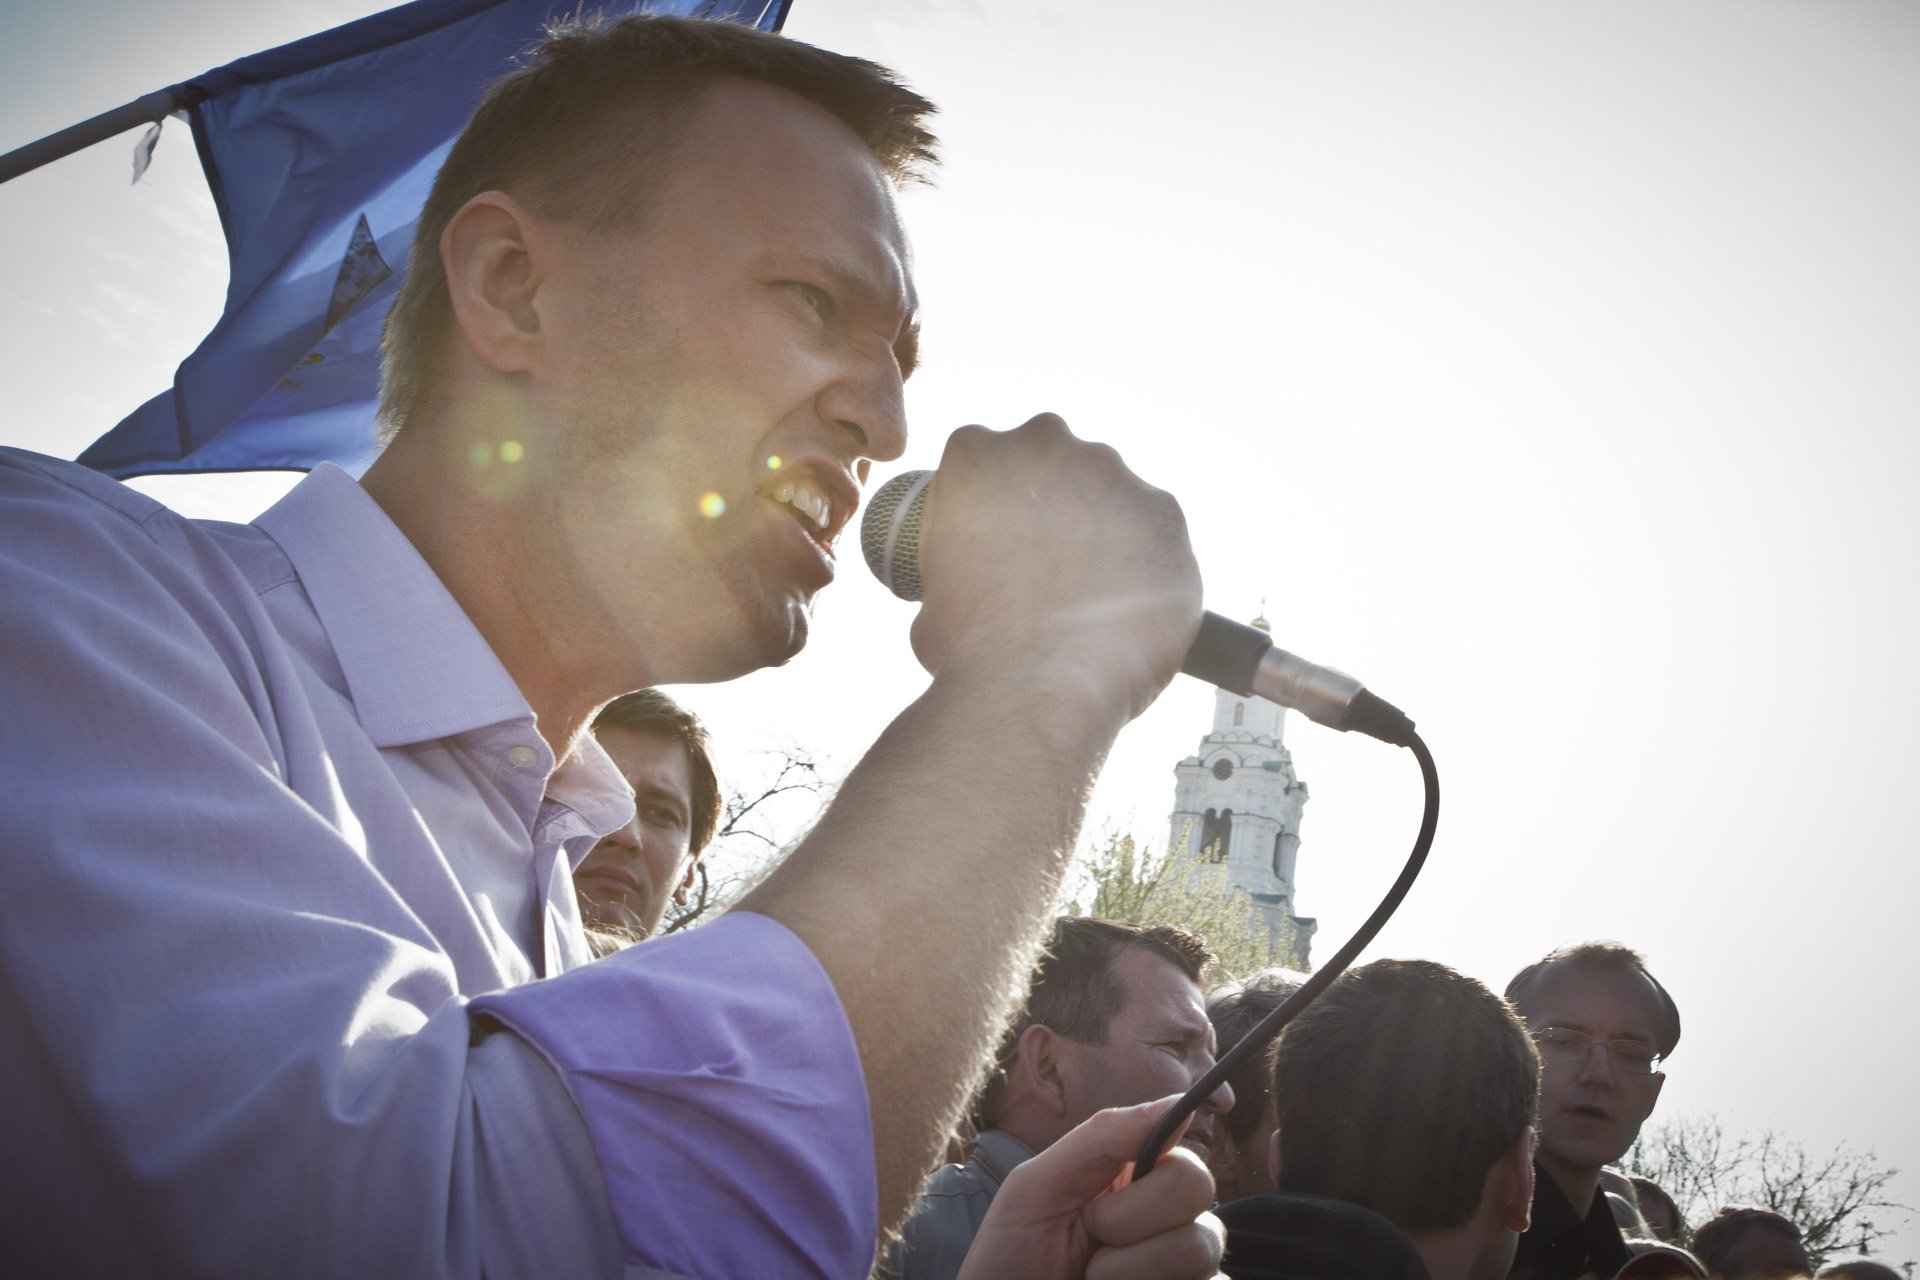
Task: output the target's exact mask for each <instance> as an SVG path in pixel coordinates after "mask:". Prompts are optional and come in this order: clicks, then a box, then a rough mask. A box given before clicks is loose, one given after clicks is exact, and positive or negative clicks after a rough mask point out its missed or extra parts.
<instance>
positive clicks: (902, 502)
mask: <svg viewBox="0 0 1920 1280" xmlns="http://www.w3.org/2000/svg"><path fill="white" fill-rule="evenodd" d="M933 478H934V473H933V472H931V471H903V472H901V473H900V474H899V475H897V476H895V477H893V479H891V480H889V481H887V482H886V483H885V484H883V485H881V486H880V487H879V488H878V489H877V490H875V491H874V495H873V498H872V499H871V500H870V501H869V502H868V504H867V514H866V515H865V516H864V517H863V518H862V519H861V522H860V549H861V550H862V551H863V552H864V553H865V554H866V557H867V567H868V568H870V569H872V570H873V573H874V576H875V577H877V578H879V579H880V581H881V582H882V583H884V584H886V587H887V589H888V590H889V591H891V592H893V594H895V595H897V596H899V597H900V598H901V599H902V600H918V599H920V596H921V584H920V522H921V517H922V514H923V512H924V509H925V507H926V503H927V486H928V485H930V484H932V483H933ZM1180 670H1182V671H1183V672H1185V673H1186V674H1188V675H1190V676H1194V677H1197V678H1198V679H1201V680H1205V681H1207V682H1208V683H1209V684H1213V685H1218V686H1219V687H1220V688H1222V689H1226V690H1229V691H1231V692H1233V693H1238V694H1241V695H1243V696H1245V697H1257V698H1265V699H1267V700H1268V701H1269V702H1277V703H1279V704H1280V705H1281V706H1283V707H1291V708H1292V709H1293V710H1295V711H1298V712H1300V714H1302V715H1304V716H1306V717H1307V718H1308V719H1309V720H1312V721H1314V722H1316V723H1318V724H1323V725H1326V726H1327V727H1328V728H1330V729H1339V730H1341V731H1343V732H1344V731H1347V730H1357V731H1358V732H1360V733H1364V734H1366V735H1368V736H1369V737H1374V738H1378V739H1380V741H1382V742H1390V743H1393V744H1394V745H1395V746H1401V747H1405V746H1411V745H1412V743H1413V740H1414V739H1413V721H1411V720H1409V719H1407V717H1406V716H1405V715H1404V714H1403V713H1402V712H1401V711H1400V710H1399V708H1397V707H1395V706H1393V704H1391V703H1389V702H1386V701H1384V700H1382V699H1381V698H1379V697H1377V696H1375V695H1374V694H1373V693H1372V692H1371V691H1370V690H1368V689H1367V688H1366V686H1365V685H1362V684H1361V683H1360V682H1359V681H1358V680H1355V679H1354V678H1353V677H1352V676H1350V675H1347V674H1345V673H1344V672H1340V671H1335V670H1333V669H1332V668H1331V667H1322V666H1317V665H1315V664H1314V663H1311V662H1308V661H1307V660H1306V659H1304V658H1299V657H1296V656H1294V655H1293V654H1291V653H1288V652H1287V651H1286V650H1285V649H1281V648H1277V647H1276V646H1275V645H1274V643H1273V637H1272V636H1270V635H1268V634H1267V633H1266V632H1264V631H1262V630H1260V629H1259V628H1258V627H1250V626H1248V625H1247V624H1245V623H1244V622H1235V621H1233V620H1232V619H1231V618H1223V617H1221V616H1220V615H1219V614H1217V613H1214V612H1212V611H1208V612H1207V613H1205V614H1202V615H1201V618H1200V634H1199V635H1198V636H1197V637H1195V639H1194V642H1193V648H1191V649H1189V650H1188V651H1187V656H1186V659H1185V661H1183V662H1182V663H1181V664H1180Z"/></svg>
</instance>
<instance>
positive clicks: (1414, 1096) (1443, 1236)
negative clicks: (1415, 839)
mask: <svg viewBox="0 0 1920 1280" xmlns="http://www.w3.org/2000/svg"><path fill="white" fill-rule="evenodd" d="M1538 1090H1539V1060H1538V1058H1537V1057H1536V1056H1535V1053H1534V1049H1533V1045H1532V1044H1531V1043H1530V1042H1529V1041H1528V1039H1527V1034H1526V1030H1525V1028H1523V1027H1522V1026H1521V1025H1520V1022H1519V1020H1518V1019H1517V1018H1515V1017H1514V1015H1513V1012H1512V1010H1511V1009H1509V1008H1508V1007H1507V1005H1506V1003H1505V1002H1504V1001H1502V1000H1501V999H1500V998H1499V997H1498V996H1496V995H1494V994H1493V993H1492V992H1491V991H1489V990H1487V989H1486V987H1484V986H1482V985H1481V984H1480V983H1478V982H1475V981H1474V980H1473V979H1472V978H1468V977H1465V976H1463V975H1461V974H1459V973H1456V972H1454V971H1453V970H1452V969H1449V968H1447V967H1446V966H1445V965H1441V964H1434V963H1432V962H1431V961H1426V960H1376V961H1374V962H1373V963H1372V964H1367V965H1362V966H1361V967H1359V968H1357V969H1354V970H1352V971H1350V972H1348V973H1345V974H1342V975H1341V976H1340V977H1339V978H1337V979H1335V980H1334V982H1333V983H1332V985H1330V986H1329V987H1328V988H1327V989H1326V991H1325V992H1323V993H1322V994H1321V996H1320V998H1319V999H1317V1000H1315V1001H1314V1002H1313V1003H1312V1004H1310V1005H1308V1006H1307V1008H1306V1009H1305V1010H1304V1011H1303V1012H1302V1013H1301V1014H1300V1015H1299V1017H1297V1018H1295V1019H1294V1020H1293V1022H1292V1023H1290V1024H1289V1025H1288V1026H1287V1029H1286V1030H1285V1031H1284V1032H1282V1033H1281V1035H1280V1040H1279V1043H1278V1045H1277V1046H1276V1047H1275V1049H1274V1054H1273V1097H1274V1102H1275V1106H1276V1109H1277V1111H1278V1117H1279V1129H1278V1132H1277V1133H1276V1135H1275V1137H1274V1143H1273V1175H1274V1181H1275V1183H1276V1185H1277V1186H1278V1188H1279V1193H1278V1194H1276V1195H1270V1196H1254V1197H1251V1198H1249V1199H1245V1200H1239V1201H1235V1202H1234V1203H1232V1204H1228V1205H1224V1206H1222V1207H1221V1209H1220V1210H1219V1216H1220V1219H1221V1221H1222V1222H1224V1223H1226V1225H1227V1257H1226V1263H1225V1265H1226V1271H1227V1274H1228V1275H1229V1276H1231V1277H1233V1278H1234V1280H1273V1278H1275V1277H1282V1276H1285V1277H1302V1278H1312V1280H1335V1278H1336V1277H1342V1278H1343V1277H1356V1278H1357V1277H1368V1278H1369V1280H1380V1278H1381V1277H1395V1276H1399V1277H1407V1280H1421V1277H1423V1276H1424V1277H1430V1280H1500V1277H1502V1276H1504V1275H1505V1274H1506V1273H1507V1267H1508V1264H1509V1262H1510V1261H1511V1259H1512V1257H1513V1248H1514V1242H1515V1240H1516V1239H1517V1238H1518V1233H1519V1232H1520V1231H1522V1230H1523V1229H1525V1227H1526V1225H1527V1206H1528V1203H1529V1201H1530V1200H1531V1198H1532V1195H1533V1164H1532V1157H1533V1121H1534V1104H1535V1101H1536V1099H1537V1096H1538Z"/></svg>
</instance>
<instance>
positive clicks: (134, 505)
mask: <svg viewBox="0 0 1920 1280" xmlns="http://www.w3.org/2000/svg"><path fill="white" fill-rule="evenodd" d="M0 468H4V469H6V470H8V471H12V472H16V473H19V474H21V475H25V476H30V477H33V478H35V479H38V480H40V481H42V482H44V483H45V484H47V485H48V486H52V487H56V488H59V489H64V490H67V491H68V492H69V493H70V494H71V495H72V496H73V498H74V499H75V500H76V501H83V502H86V503H90V504H91V505H92V506H93V507H95V508H99V509H100V510H101V512H102V513H103V514H104V513H107V512H111V513H112V514H115V515H118V516H120V517H122V518H123V519H125V520H126V521H127V522H129V523H131V524H134V525H145V524H147V523H148V522H149V521H151V520H152V519H154V517H156V516H160V517H172V518H173V519H175V520H181V519H183V517H180V516H178V515H175V514H174V512H173V511H172V510H171V509H170V508H168V506H167V505H166V504H165V503H163V502H161V501H159V500H158V499H155V498H150V497H148V496H147V495H146V494H144V493H141V492H140V491H139V490H138V489H134V488H131V487H129V486H128V485H125V484H122V483H121V482H120V481H118V480H115V479H114V478H113V477H112V476H107V475H102V474H101V473H100V472H98V471H95V470H93V469H92V468H91V467H83V466H81V465H80V464H79V463H77V462H68V461H66V460H64V459H61V458H49V457H47V456H46V455H44V454H39V453H30V452H28V451H27V450H25V449H14V448H8V447H4V446H0Z"/></svg>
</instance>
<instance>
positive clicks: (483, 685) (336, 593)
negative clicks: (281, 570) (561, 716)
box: [254, 462, 533, 747]
mask: <svg viewBox="0 0 1920 1280" xmlns="http://www.w3.org/2000/svg"><path fill="white" fill-rule="evenodd" d="M254 525H255V526H256V527H257V528H259V529H260V530H261V531H263V532H264V533H266V534H267V536H268V537H270V538H272V539H273V540H274V541H275V542H276V543H278V544H279V546H280V549H281V550H282V551H284V552H285V553H286V556H287V560H288V561H289V562H290V563H291V564H292V566H293V570H294V572H295V573H296V574H298V575H299V577H300V583H301V585H302V586H303V587H305V588H306V592H307V597H308V599H310V600H311V601H312V602H313V610H314V613H315V615H316V616H317V617H318V618H319V620H320V625H321V627H322V628H324V629H325V631H326V633H327V639H328V641H329V642H330V643H331V644H332V645H333V650H334V653H335V655H336V657H337V658H338V659H339V662H340V670H341V672H342V673H343V674H344V675H345V677H346V681H347V688H348V691H349V693H350V694H351V695H352V697H353V704H354V711H355V714H356V715H358V716H359V719H360V725H361V728H363V729H365V730H366V732H367V736H368V737H370V738H371V739H372V740H373V742H374V745H376V746H380V747H391V746H400V745H404V744H407V743H412V742H425V741H428V740H430V739H433V738H444V737H447V736H448V735H450V734H456V733H464V732H466V731H468V730H471V729H477V728H480V727H481V726H483V725H490V724H498V723H500V722H502V721H505V720H513V719H519V718H528V717H531V716H532V714H533V710H532V708H531V707H529V706H528V705H527V700H526V698H525V696H523V695H522V694H521V692H520V689H519V686H517V685H516V684H514V682H513V677H512V676H510V675H508V674H507V669H506V668H505V667H504V666H502V665H501V663H500V659H499V658H498V657H496V656H495V655H494V652H493V650H492V649H491V648H490V647H489V646H488V645H487V642H486V640H485V638H483V637H482V636H481V634H480V632H479V630H478V629H477V628H475V627H474V625H473V622H472V620H471V619H469V618H468V617H467V615H466V613H465V611H464V610H462V609H461V608H460V605H459V602H458V601H456V600H455V599H454V598H453V596H452V594H451V593H450V592H448V590H447V589H446V586H445V585H444V584H442V583H441V581H440V579H439V577H438V576H437V575H436V574H435V573H434V572H433V570H432V568H431V567H429V566H428V564H427V562H426V561H425V560H424V559H422V558H421V556H420V553H419V552H418V551H417V550H415V549H414V546H413V544H412V543H411V542H409V541H408V540H407V537H406V535H405V534H403V533H402V532H400V529H399V527H398V526H397V525H395V524H394V523H393V521H392V520H390V519H388V517H387V513H386V512H385V511H383V510H382V509H381V508H380V505H379V504H378V503H377V502H375V501H374V500H373V498H372V497H371V496H369V495H368V493H367V491H366V490H365V489H363V488H361V487H360V485H359V484H358V483H357V482H356V481H355V480H354V479H353V477H351V476H349V475H348V474H347V473H346V472H344V471H342V470H340V468H338V467H336V466H334V465H332V464H331V463H325V462H323V463H321V464H320V465H319V466H317V467H315V468H314V469H313V471H312V472H311V473H309V474H308V475H307V477H306V479H304V480H302V481H301V482H300V483H299V484H297V485H295V486H294V488H293V490H292V491H291V492H289V493H288V494H287V496H286V497H284V498H282V499H281V500H280V501H279V502H277V503H275V504H274V505H273V506H272V507H271V508H270V509H269V510H267V511H266V512H264V513H263V514H262V515H261V516H260V517H259V519H257V520H255V521H254Z"/></svg>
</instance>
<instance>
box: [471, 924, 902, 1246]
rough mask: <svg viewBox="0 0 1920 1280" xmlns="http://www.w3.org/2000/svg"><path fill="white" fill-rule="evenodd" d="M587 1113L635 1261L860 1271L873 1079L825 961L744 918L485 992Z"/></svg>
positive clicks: (868, 1228)
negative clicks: (864, 1070) (868, 1079)
mask: <svg viewBox="0 0 1920 1280" xmlns="http://www.w3.org/2000/svg"><path fill="white" fill-rule="evenodd" d="M473 1008H474V1011H475V1013H476V1014H479V1015H483V1016H485V1017H488V1018H493V1019H497V1020H498V1021H499V1022H500V1023H502V1024H503V1025H505V1026H506V1027H508V1028H509V1029H511V1030H512V1031H513V1032H515V1033H516V1034H518V1035H519V1036H521V1037H523V1038H524V1039H525V1040H526V1041H527V1042H528V1043H530V1044H532V1045H533V1046H534V1048H535V1049H536V1050H537V1051H538V1052H539V1053H540V1054H541V1055H542V1056H544V1057H545V1058H546V1060H547V1061H548V1063H549V1064H551V1065H552V1067H553V1069H554V1071H555V1072H556V1073H557V1074H558V1075H559V1076H560V1078H561V1079H562V1080H564V1081H565V1082H566V1085H567V1088H568V1089H569V1090H570V1091H571V1093H572V1095H573V1098H574V1101H575V1102H576V1103H577V1104H578V1105H579V1108H580V1112H581V1114H582V1116H584V1117H585V1120H586V1127H587V1132H588V1133H589V1134H591V1135H592V1138H593V1145H594V1149H595V1150H596V1151H597V1152H598V1153H599V1161H600V1168H601V1170H602V1173H603V1175H604V1177H605V1182H606V1188H607V1198H608V1200H609V1202H610V1203H611V1204H612V1208H613V1217H614V1221H615V1223H616V1224H617V1226H618V1228H619V1232H620V1238H621V1241H622V1244H623V1248H624V1251H625V1255H624V1256H625V1261H626V1263H627V1265H628V1266H630V1267H633V1266H637V1267H642V1268H647V1269H650V1270H652V1271H656V1272H664V1273H666V1274H668V1275H676V1276H680V1275H684V1276H759V1275H779V1276H793V1277H802V1276H818V1277H823V1278H825V1277H839V1278H844V1277H861V1276H865V1275H866V1274H867V1273H868V1272H869V1271H870V1270H871V1269H872V1266H873V1256H874V1244H875V1239H876V1235H877V1232H878V1205H877V1202H878V1194H879V1193H878V1189H877V1185H876V1181H875V1174H874V1168H873V1136H872V1130H871V1127H870V1124H869V1118H868V1113H867V1097H866V1085H865V1081H864V1078H863V1076H862V1075H861V1071H860V1058H859V1053H858V1050H857V1048H856V1047H855V1045H854V1041H853V1033H852V1030H851V1028H849V1027H848V1025H847V1020H846V1016H845V1014H844V1013H843V1012H842V1010H841V1008H840V1002H839V998H838V996H837V995H836V994H835V993H834V989H833V986H832V984H831V983H830V982H829V981H828V979H827V975H826V973H825V971H824V970H822V969H821V968H820V964H819V962H818V961H817V960H815V959H814V956H813V953H812V952H811V951H809V950H808V949H807V947H806V945H805V944H804V943H802V942H801V941H800V940H799V939H798V938H796V937H795V936H794V935H793V934H792V933H791V932H789V931H788V930H787V929H786V928H785V927H784V926H782V925H780V924H777V923H776V922H774V921H772V920H769V919H767V918H766V917H764V916H756V915H751V914H746V913H738V912H736V913H734V914H731V915H727V916H724V917H722V918H721V919H719V920H716V921H715V922H713V923H712V924H709V925H706V926H704V927H703V928H700V929H695V930H691V931H689V932H687V933H683V934H673V935H670V936H668V937H665V938H662V939H658V940H656V941H653V942H649V943H644V944H642V945H640V946H637V947H632V948H629V949H628V950H626V951H622V952H619V953H617V954H615V955H612V956H609V957H607V958H606V959H604V960H601V961H599V962H597V963H595V964H592V965H589V966H587V967H585V968H582V969H576V970H574V971H572V972H571V973H566V974H562V975H561V976H559V977H557V978H550V979H547V980H546V981H543V982H538V983H532V984H529V985H527V986H524V987H517V988H514V989H513V990H510V991H504V992H499V993H496V994H493V995H488V996H483V997H481V998H480V999H478V1000H476V1001H475V1002H474V1005H473Z"/></svg>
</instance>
